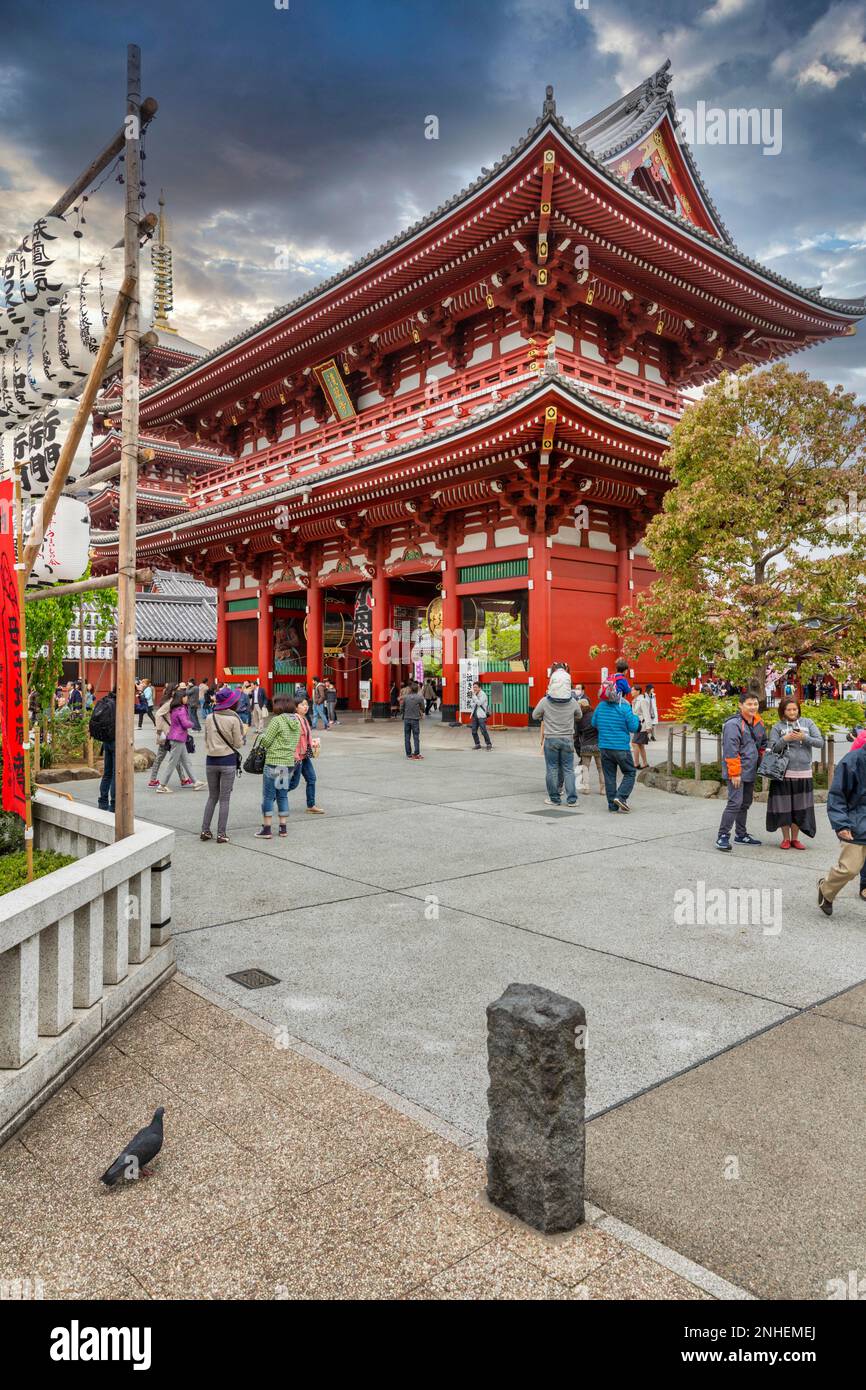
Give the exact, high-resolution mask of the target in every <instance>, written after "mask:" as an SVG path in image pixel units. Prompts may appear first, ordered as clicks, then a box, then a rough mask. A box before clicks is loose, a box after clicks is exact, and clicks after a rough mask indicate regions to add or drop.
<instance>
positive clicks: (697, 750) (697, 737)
mask: <svg viewBox="0 0 866 1390" xmlns="http://www.w3.org/2000/svg"><path fill="white" fill-rule="evenodd" d="M700 780H701V731H700V729H695V781H696V782H700Z"/></svg>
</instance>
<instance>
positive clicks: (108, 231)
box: [0, 0, 866, 395]
mask: <svg viewBox="0 0 866 1390" xmlns="http://www.w3.org/2000/svg"><path fill="white" fill-rule="evenodd" d="M282 3H286V8H277V4H282ZM277 4H275V3H274V0H242V3H241V2H240V0H147V3H146V4H142V3H140V0H139V2H138V3H136V4H135V5H132V4H127V3H125V0H75V2H74V3H73V4H69V3H66V0H64V2H63V3H57V0H42V3H41V4H39V5H38V6H37V5H36V4H30V5H14V6H13V0H0V11H2V13H3V16H4V21H3V23H4V42H3V47H2V50H0V247H4V248H5V247H7V246H10V245H12V244H13V242H14V241H15V240H17V238H18V236H19V235H20V233H21V232H22V231H23V230H24V228H25V227H26V225H27V223H28V222H29V221H32V218H33V216H34V215H36V214H38V213H39V212H40V211H44V210H45V208H46V207H48V206H49V205H50V203H51V202H52V201H53V199H54V197H56V195H57V193H58V192H60V191H61V190H62V188H63V187H65V186H66V184H67V183H68V182H70V180H71V178H72V177H73V176H74V175H76V174H77V173H79V172H80V170H81V169H82V168H83V166H84V165H85V164H86V163H87V162H89V160H90V159H91V158H92V157H93V155H94V154H95V153H96V151H97V150H98V149H99V148H100V147H101V146H102V145H103V144H104V143H106V141H107V139H108V137H109V135H110V134H112V133H113V131H114V130H115V129H116V128H117V127H118V126H119V124H120V121H121V117H122V113H123V109H124V91H125V46H126V44H127V43H128V42H130V41H134V42H136V43H139V44H140V45H141V48H142V64H143V72H144V81H143V92H144V94H145V95H148V94H149V95H153V96H155V97H156V98H157V99H158V101H159V103H160V113H159V116H158V118H157V120H156V121H155V122H154V124H153V126H152V128H151V131H150V133H149V135H148V139H147V147H146V152H147V160H146V164H145V171H146V177H147V181H148V190H147V206H148V207H155V205H156V199H157V196H158V191H159V188H160V187H162V186H164V187H165V189H166V197H167V200H168V211H169V223H170V234H171V240H172V243H173V246H174V265H175V313H174V322H175V324H176V326H177V327H178V328H179V329H180V331H181V332H183V333H185V334H186V335H187V336H189V337H191V338H193V339H195V340H197V341H199V342H201V343H203V344H205V345H206V346H209V347H210V346H216V345H217V344H219V343H220V342H222V341H223V340H224V339H226V338H227V337H231V336H233V335H234V334H235V333H237V332H238V331H240V330H241V329H242V328H243V327H244V326H246V325H247V324H249V323H251V322H253V321H255V320H256V319H258V318H261V317H262V316H263V315H264V314H266V313H268V312H269V311H270V310H271V309H272V308H273V306H274V305H276V304H283V303H285V302H286V301H288V300H290V299H292V298H293V297H295V296H296V295H297V294H298V293H300V292H302V291H304V290H307V289H309V288H310V287H311V286H313V285H314V284H316V283H317V282H318V281H319V280H321V279H324V278H326V277H327V276H329V275H332V274H333V273H334V272H335V271H336V270H338V269H340V268H341V267H343V266H345V265H347V264H349V263H350V262H351V261H352V260H354V259H355V258H356V257H357V256H359V255H362V254H363V253H365V252H366V251H368V250H369V249H371V248H372V247H374V246H376V245H377V244H379V243H380V242H382V241H385V240H387V239H388V238H389V237H391V236H393V235H394V234H395V233H396V232H398V231H399V230H401V229H402V228H403V227H405V226H407V225H408V224H409V223H411V222H413V221H414V220H415V219H416V218H418V217H419V216H422V215H423V214H425V213H427V212H428V211H430V210H431V209H432V208H434V207H435V206H436V205H437V204H438V203H440V202H442V201H443V200H444V199H445V198H447V197H450V196H451V195H452V194H453V193H455V192H456V191H457V190H458V189H460V188H461V187H463V186H464V185H465V184H466V183H467V182H468V181H469V180H470V179H472V178H474V177H475V176H476V175H477V173H478V172H479V170H480V168H481V166H482V165H490V164H491V163H492V162H493V161H494V160H495V159H497V158H498V157H499V156H500V155H502V154H503V153H505V152H506V151H507V150H508V149H509V148H510V147H511V145H512V144H513V143H514V142H515V140H517V139H518V138H519V137H520V136H521V135H522V134H523V133H524V132H525V130H526V129H527V127H528V126H529V125H530V124H531V123H532V122H533V121H534V120H535V118H536V116H537V115H538V114H539V112H540V109H541V104H542V100H543V96H544V88H545V85H546V83H548V82H552V83H553V84H554V86H555V89H556V101H557V107H558V110H559V113H560V115H562V116H563V117H564V118H565V119H566V121H568V122H569V123H572V124H577V123H578V122H580V121H581V120H584V119H585V118H586V117H587V116H589V115H591V114H592V113H593V112H595V111H597V110H599V109H600V108H602V107H603V106H605V105H607V104H608V103H609V102H610V101H611V100H613V98H614V96H616V95H617V94H618V93H619V92H623V91H627V90H628V89H629V88H631V87H633V86H635V85H636V84H637V83H638V82H639V81H641V80H642V79H643V78H644V77H645V76H647V75H648V74H649V73H651V72H652V71H653V70H654V69H655V68H656V67H657V66H658V65H659V64H660V63H661V62H663V61H664V59H665V58H668V57H669V58H670V59H671V60H672V65H673V75H674V91H675V94H676V97H677V101H678V104H679V106H680V107H686V108H689V109H694V108H695V105H696V103H697V102H698V101H699V100H702V101H704V102H706V103H707V104H708V105H711V106H720V107H723V108H728V107H742V106H746V107H751V106H757V107H762V108H763V107H767V108H771V109H775V108H779V109H780V110H781V112H782V122H783V126H782V128H783V141H782V149H781V152H780V153H779V154H778V155H777V156H775V157H773V156H765V155H763V154H762V151H761V149H760V148H759V147H757V146H715V145H714V146H710V145H705V146H702V147H700V148H698V149H696V151H695V153H696V157H697V160H698V164H699V166H700V167H701V170H702V172H703V174H704V178H705V180H706V182H707V184H708V185H709V188H710V190H711V192H712V194H713V197H714V199H715V202H716V205H717V206H718V208H719V210H720V211H721V214H722V216H723V218H724V219H725V221H726V223H727V225H728V227H729V228H730V230H731V232H732V234H733V236H734V238H735V240H736V242H737V244H738V245H739V246H740V247H741V248H742V249H743V250H745V251H746V252H748V253H749V254H750V255H752V256H755V257H756V258H757V259H758V260H760V261H763V262H765V263H766V264H767V265H769V266H771V267H772V268H773V269H775V270H776V271H778V272H780V273H782V274H784V275H787V276H789V277H790V278H792V279H794V280H796V281H798V282H799V283H801V284H804V285H810V286H811V285H818V284H823V286H824V289H825V292H826V293H828V294H832V295H836V296H840V297H841V296H855V295H856V296H860V295H863V294H866V178H864V173H866V0H830V2H829V3H828V0H588V3H587V0H375V3H374V0H277ZM431 115H435V116H436V117H437V118H438V122H439V138H438V140H429V139H425V120H426V118H428V117H429V116H431ZM120 199H121V190H120V188H119V186H118V185H117V183H116V182H114V180H113V178H112V179H110V180H109V181H108V182H107V183H106V184H105V186H104V187H103V188H102V189H101V190H100V192H99V194H98V195H97V196H96V197H95V198H93V199H92V200H91V201H90V202H89V203H88V204H87V207H86V209H85V214H86V216H87V219H88V224H89V225H88V230H89V231H90V232H91V233H92V235H93V238H94V242H95V243H97V244H100V246H101V242H102V241H103V240H105V239H108V237H109V236H110V237H111V240H112V241H113V240H115V239H116V236H117V234H118V229H119V220H118V219H119V209H120ZM864 343H866V326H864V327H863V328H861V330H860V334H859V336H858V337H857V338H855V339H850V338H849V339H846V340H842V341H841V342H839V343H837V344H831V345H828V346H826V347H823V348H819V349H817V350H816V351H813V352H812V353H810V354H809V355H808V358H800V359H798V365H801V364H802V365H804V366H805V365H808V367H809V369H810V370H811V371H812V372H813V373H814V374H815V375H821V376H824V377H825V378H827V379H828V380H830V381H842V382H844V383H845V384H846V385H849V386H852V387H854V388H856V389H857V390H858V391H859V392H860V393H861V394H864V395H866V352H864Z"/></svg>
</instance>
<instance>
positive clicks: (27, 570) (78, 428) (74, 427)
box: [23, 276, 135, 583]
mask: <svg viewBox="0 0 866 1390" xmlns="http://www.w3.org/2000/svg"><path fill="white" fill-rule="evenodd" d="M134 288H135V281H134V280H130V278H129V276H127V277H126V278H125V279H124V282H123V284H122V285H121V287H120V291H119V293H118V296H117V299H116V300H115V302H114V307H113V309H112V311H111V315H110V317H109V320H108V325H107V327H106V329H105V336H104V338H103V340H102V345H101V347H100V349H99V352H98V353H97V354H96V360H95V362H94V363H93V366H92V367H91V369H90V376H89V377H88V378H87V381H86V383H85V386H84V391H83V393H82V395H81V398H80V400H79V402H78V409H77V410H76V412H75V415H74V417H73V420H72V424H71V426H70V429H69V434H68V435H67V436H66V439H65V441H64V444H63V448H62V449H61V450H60V458H59V459H58V461H57V467H56V468H55V470H54V473H53V474H52V476H51V482H50V483H49V484H48V489H47V491H46V493H45V496H44V497H43V499H42V505H41V506H40V508H39V514H38V516H37V518H36V520H35V522H34V525H33V530H32V531H31V533H30V538H29V539H28V541H27V544H26V545H25V547H24V557H23V558H24V571H23V573H24V581H25V583H26V581H27V580H28V579H29V578H30V575H31V574H32V572H33V566H34V564H35V563H36V557H37V555H38V554H39V548H40V546H41V545H42V541H43V539H44V537H45V532H46V531H47V529H48V527H49V526H50V525H51V518H52V517H53V516H54V510H55V508H56V506H57V499H58V497H59V496H60V494H61V493H62V491H63V487H64V484H65V482H66V479H67V478H68V476H69V468H70V465H71V463H72V460H73V458H74V457H75V451H76V450H77V448H78V445H79V444H80V442H81V436H82V435H83V433H84V427H85V425H86V424H87V420H88V418H89V416H90V412H91V410H92V409H93V402H94V401H95V400H96V395H97V392H98V391H99V388H100V387H101V385H102V380H103V377H104V376H105V368H106V365H107V363H108V360H109V358H110V356H111V353H112V350H113V348H114V344H115V343H116V341H117V335H118V334H119V332H120V326H121V324H122V322H123V315H124V312H125V310H126V306H127V304H128V303H129V298H130V295H131V294H132V293H133V290H134Z"/></svg>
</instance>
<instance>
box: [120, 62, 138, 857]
mask: <svg viewBox="0 0 866 1390" xmlns="http://www.w3.org/2000/svg"><path fill="white" fill-rule="evenodd" d="M126 113H127V114H126V123H125V130H126V144H125V151H126V153H125V155H124V179H125V186H126V220H125V222H124V234H123V249H124V279H127V280H128V279H132V280H133V281H134V285H135V288H134V291H133V293H132V297H131V298H130V300H129V303H128V305H127V308H126V319H125V324H124V336H123V416H122V432H121V449H120V527H119V529H120V541H119V550H118V563H117V569H118V580H117V722H116V726H115V745H114V747H115V767H116V790H115V818H114V833H115V839H117V840H122V839H123V838H124V837H125V836H126V835H131V834H132V833H133V829H134V817H135V783H134V776H135V773H134V768H133V753H134V750H135V718H134V715H135V710H134V705H135V661H136V655H137V652H136V640H135V524H136V495H135V494H136V482H137V476H138V396H139V341H138V339H139V322H138V317H139V287H140V279H139V242H138V238H139V216H140V214H139V194H140V187H141V50H140V49H139V48H138V46H137V44H130V45H129V48H128V49H127V57H126Z"/></svg>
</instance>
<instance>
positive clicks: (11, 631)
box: [0, 480, 25, 817]
mask: <svg viewBox="0 0 866 1390" xmlns="http://www.w3.org/2000/svg"><path fill="white" fill-rule="evenodd" d="M14 518H15V484H14V483H13V482H12V481H11V480H10V481H8V482H0V738H2V742H3V810H4V811H16V812H17V813H18V815H19V816H22V817H23V815H24V807H25V801H24V690H23V687H22V684H21V609H20V604H19V602H18V572H17V570H16V569H15V563H16V560H17V556H16V553H15V525H14Z"/></svg>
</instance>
